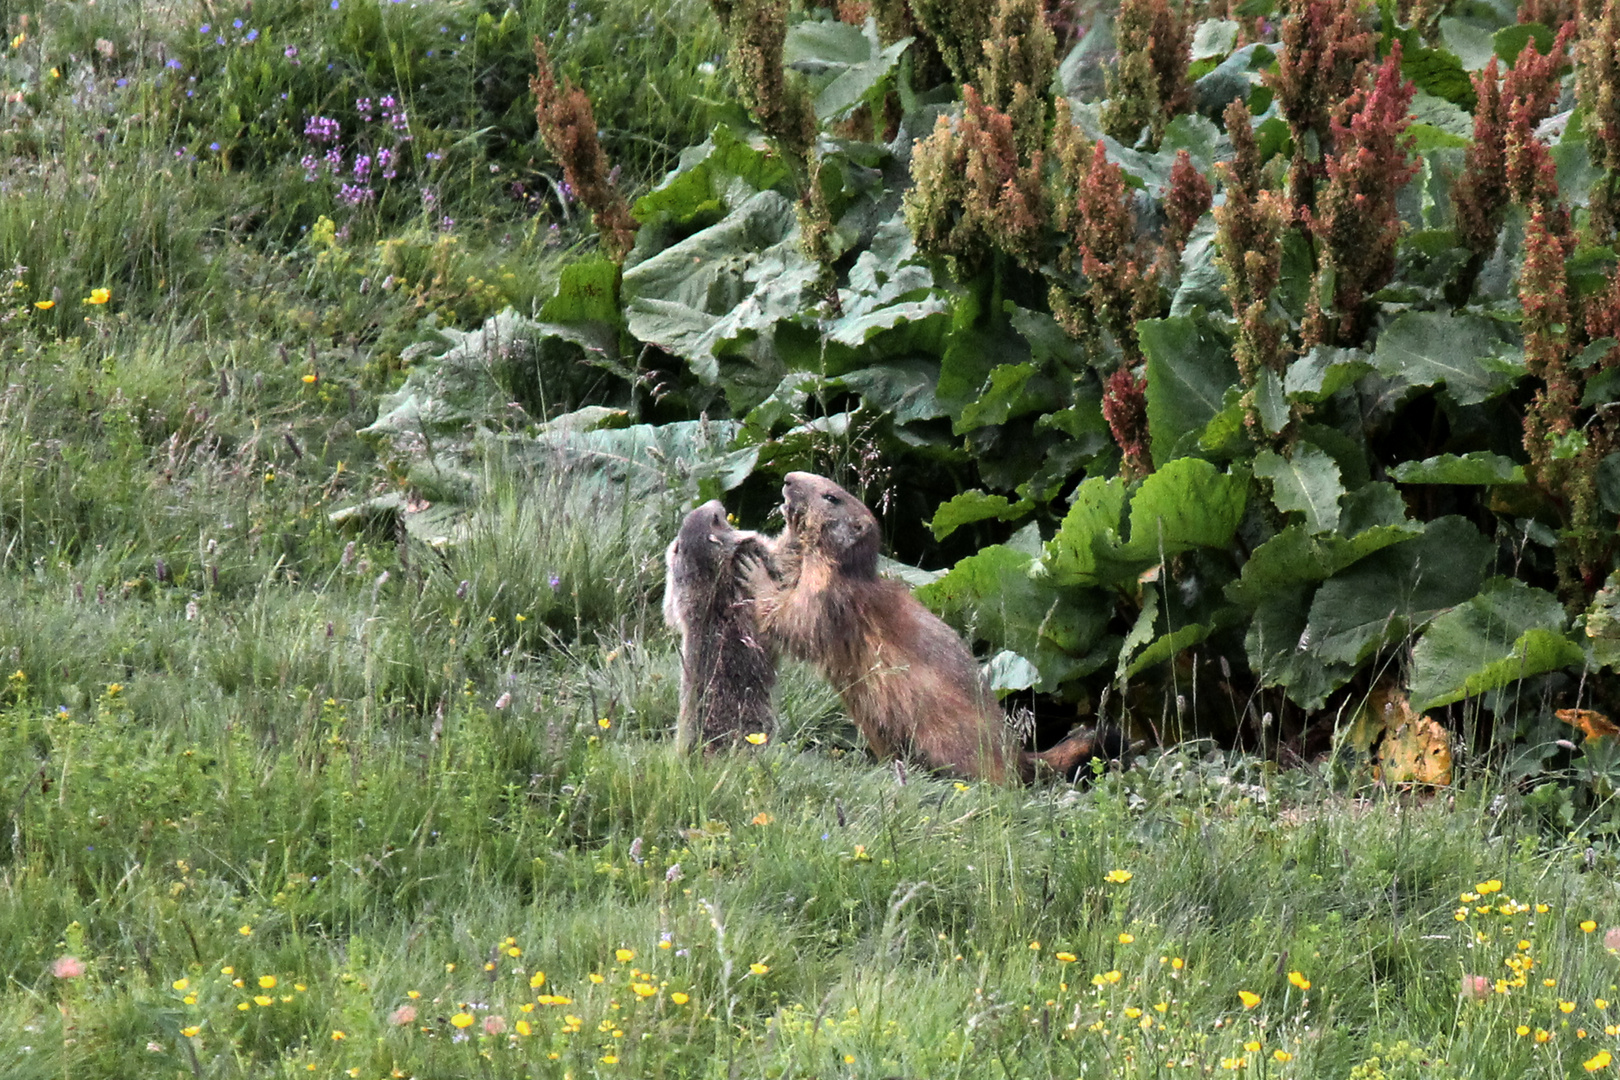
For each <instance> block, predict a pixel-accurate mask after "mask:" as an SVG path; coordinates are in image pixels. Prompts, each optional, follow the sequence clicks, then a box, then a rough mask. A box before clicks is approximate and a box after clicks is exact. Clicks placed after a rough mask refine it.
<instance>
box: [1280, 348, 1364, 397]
mask: <svg viewBox="0 0 1620 1080" xmlns="http://www.w3.org/2000/svg"><path fill="white" fill-rule="evenodd" d="M1371 370H1372V364H1371V363H1369V362H1368V359H1367V354H1366V353H1364V352H1362V351H1361V350H1359V349H1335V348H1331V347H1328V346H1324V345H1318V346H1317V347H1316V348H1314V349H1312V350H1311V351H1310V352H1308V353H1306V354H1305V355H1304V356H1302V357H1300V358H1299V359H1298V360H1295V361H1294V362H1293V363H1292V364H1289V365H1288V372H1287V374H1286V375H1285V376H1284V377H1283V390H1284V391H1285V392H1286V393H1287V394H1288V396H1289V397H1290V398H1293V399H1295V400H1299V401H1323V400H1326V399H1327V398H1330V397H1332V396H1333V395H1334V394H1336V393H1338V392H1339V391H1340V390H1342V389H1344V388H1345V387H1346V386H1349V385H1351V384H1352V383H1354V382H1355V381H1356V380H1357V379H1359V378H1361V377H1362V376H1363V375H1365V374H1367V372H1369V371H1371Z"/></svg>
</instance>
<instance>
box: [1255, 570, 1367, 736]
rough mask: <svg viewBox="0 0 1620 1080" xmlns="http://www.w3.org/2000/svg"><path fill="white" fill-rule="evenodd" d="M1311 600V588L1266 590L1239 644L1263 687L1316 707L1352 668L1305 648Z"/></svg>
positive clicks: (1353, 671)
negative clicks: (1276, 687)
mask: <svg viewBox="0 0 1620 1080" xmlns="http://www.w3.org/2000/svg"><path fill="white" fill-rule="evenodd" d="M1310 600H1311V592H1310V590H1309V589H1304V588H1296V589H1283V590H1277V591H1274V592H1271V593H1268V594H1267V596H1266V598H1265V600H1264V602H1263V603H1261V605H1260V606H1259V608H1257V609H1256V610H1255V613H1254V618H1253V619H1252V620H1250V622H1249V630H1248V633H1247V634H1246V635H1245V636H1244V639H1243V647H1244V652H1245V653H1246V654H1247V656H1248V659H1249V667H1250V668H1251V669H1252V670H1253V671H1254V673H1255V674H1256V675H1257V676H1258V677H1259V679H1260V683H1261V685H1262V686H1281V687H1283V688H1284V689H1286V690H1287V691H1288V696H1289V698H1291V699H1292V700H1293V701H1294V702H1295V703H1296V704H1299V705H1301V706H1303V707H1305V708H1307V709H1317V708H1321V706H1322V703H1323V701H1325V700H1326V698H1327V696H1328V695H1329V694H1331V693H1332V692H1333V691H1335V690H1337V689H1338V688H1339V687H1340V686H1343V685H1344V683H1345V681H1346V680H1348V679H1349V678H1350V676H1351V675H1353V674H1354V673H1355V668H1353V667H1351V666H1349V665H1348V664H1338V663H1328V662H1324V661H1323V660H1322V658H1321V657H1320V656H1318V655H1317V653H1316V652H1315V651H1314V650H1312V649H1311V648H1310V647H1309V646H1310V637H1309V635H1308V634H1307V633H1306V629H1305V628H1306V624H1307V620H1308V619H1309V616H1310Z"/></svg>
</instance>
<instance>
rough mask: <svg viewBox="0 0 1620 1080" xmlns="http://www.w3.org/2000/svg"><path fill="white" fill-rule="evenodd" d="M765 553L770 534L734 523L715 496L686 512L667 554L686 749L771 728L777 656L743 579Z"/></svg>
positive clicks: (679, 732)
mask: <svg viewBox="0 0 1620 1080" xmlns="http://www.w3.org/2000/svg"><path fill="white" fill-rule="evenodd" d="M765 558H766V549H765V542H764V538H763V537H761V536H759V535H758V534H757V533H751V532H743V531H740V530H738V529H734V528H732V526H731V523H730V522H729V521H727V520H726V508H725V507H724V506H722V505H721V504H720V503H719V502H717V501H713V500H711V501H709V502H706V503H704V504H703V505H702V506H700V507H698V508H697V509H696V510H693V511H692V512H691V513H690V514H687V515H686V519H685V520H684V521H682V522H681V529H680V532H679V533H678V534H676V537H675V539H674V540H673V541H671V543H670V545H669V548H668V550H666V551H665V553H664V562H665V564H666V567H667V573H666V576H665V579H664V621H665V622H666V623H668V624H669V625H670V626H672V627H674V628H676V629H677V630H679V631H680V634H681V712H680V719H679V720H678V721H677V722H676V726H675V745H676V747H677V749H679V750H681V751H687V750H690V749H692V748H693V747H694V746H699V745H701V746H705V747H708V746H713V745H715V744H717V743H720V742H725V741H731V742H735V741H737V740H738V739H740V738H742V737H743V736H744V735H749V734H755V733H764V732H766V731H768V730H769V728H770V726H771V691H772V690H773V689H774V688H775V686H776V657H775V655H774V654H773V652H772V650H771V649H770V648H768V647H767V645H766V643H765V639H764V637H763V635H761V634H760V632H759V626H758V622H757V620H756V618H755V605H754V601H753V598H752V597H751V596H750V595H749V593H748V590H747V587H746V585H745V581H744V578H745V576H746V575H747V574H748V573H749V572H750V571H752V570H754V569H757V568H758V567H759V565H760V564H761V562H762V561H763V560H764V559H765ZM767 577H768V575H767Z"/></svg>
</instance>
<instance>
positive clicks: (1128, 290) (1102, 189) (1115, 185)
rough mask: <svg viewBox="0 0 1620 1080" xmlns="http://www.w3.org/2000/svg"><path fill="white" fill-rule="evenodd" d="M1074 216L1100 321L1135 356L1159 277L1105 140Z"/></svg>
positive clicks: (1078, 246) (1094, 155)
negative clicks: (1138, 326)
mask: <svg viewBox="0 0 1620 1080" xmlns="http://www.w3.org/2000/svg"><path fill="white" fill-rule="evenodd" d="M1073 221H1074V224H1075V230H1074V240H1075V247H1076V249H1077V250H1078V251H1079V253H1080V269H1081V271H1082V272H1083V273H1084V274H1085V275H1086V278H1087V280H1088V281H1089V286H1088V289H1087V294H1086V298H1087V300H1088V301H1089V302H1090V304H1091V309H1092V311H1093V312H1094V313H1095V314H1096V316H1097V319H1098V321H1099V322H1101V323H1102V324H1103V325H1104V326H1107V327H1108V328H1109V329H1110V330H1111V331H1113V333H1114V337H1115V339H1116V340H1117V341H1118V342H1119V346H1120V348H1121V349H1123V350H1124V351H1125V355H1126V356H1127V357H1128V358H1130V359H1131V360H1132V361H1134V360H1135V359H1136V358H1137V357H1138V356H1139V355H1140V353H1139V351H1138V349H1137V345H1136V331H1135V329H1134V327H1135V323H1136V321H1137V320H1138V319H1141V318H1145V317H1147V316H1148V315H1149V314H1151V312H1150V310H1149V309H1150V307H1151V305H1152V303H1153V298H1154V297H1155V296H1156V294H1157V290H1158V282H1157V280H1156V279H1155V278H1154V276H1153V272H1152V264H1153V255H1152V253H1151V252H1150V251H1149V250H1148V249H1147V248H1146V246H1145V245H1143V244H1141V243H1139V242H1138V240H1137V237H1136V214H1135V213H1134V212H1133V211H1132V210H1131V195H1130V191H1129V189H1128V188H1127V187H1126V185H1125V172H1124V170H1123V169H1121V168H1120V167H1119V166H1118V165H1115V164H1113V163H1112V162H1111V161H1109V160H1108V153H1107V151H1106V149H1105V148H1104V145H1103V143H1102V140H1100V139H1099V140H1098V141H1097V145H1096V146H1095V148H1094V149H1093V150H1092V156H1091V163H1090V165H1089V166H1088V167H1087V170H1086V176H1085V180H1084V181H1083V182H1082V183H1081V184H1080V190H1079V195H1078V199H1077V206H1076V213H1075V214H1074V215H1073Z"/></svg>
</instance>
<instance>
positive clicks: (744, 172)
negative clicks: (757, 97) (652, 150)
mask: <svg viewBox="0 0 1620 1080" xmlns="http://www.w3.org/2000/svg"><path fill="white" fill-rule="evenodd" d="M791 176H792V171H791V170H790V169H789V168H788V166H787V164H786V163H785V162H783V161H782V159H781V158H779V157H777V156H776V155H774V154H771V153H770V152H768V151H767V150H766V149H765V148H764V147H763V146H759V147H756V146H752V145H750V144H749V143H746V142H744V141H743V140H741V139H739V138H738V137H737V136H736V135H735V134H734V133H733V132H732V130H731V129H730V128H728V127H726V126H725V125H724V124H720V125H718V126H717V127H716V128H715V129H714V131H713V133H711V134H710V136H709V138H708V140H707V141H706V142H703V143H701V144H699V145H697V146H693V147H688V148H687V149H686V150H684V151H682V153H681V158H680V163H679V164H678V165H677V166H676V167H675V169H674V170H672V171H671V172H670V174H669V175H668V176H666V177H664V179H663V181H662V182H660V183H659V185H658V186H657V187H656V188H654V189H653V190H652V191H649V192H648V193H647V194H645V195H643V196H642V197H641V198H639V199H637V200H636V203H635V205H634V206H633V207H632V208H631V212H632V213H633V214H634V215H635V218H636V220H637V221H640V222H641V223H642V224H643V225H653V226H661V225H664V226H688V227H689V226H692V225H694V224H696V225H699V226H703V225H710V224H713V223H714V222H716V221H719V220H720V219H721V218H722V217H724V216H725V215H726V214H728V213H729V212H730V211H731V210H732V209H733V208H734V207H735V206H736V205H737V204H740V203H742V202H743V201H745V200H746V199H747V198H748V197H749V196H751V195H753V194H754V193H756V192H760V191H768V190H770V189H773V188H775V187H777V186H778V185H781V184H785V183H786V182H787V181H788V179H789V178H790V177H791ZM662 235H663V234H662V233H660V232H659V230H658V229H657V228H654V229H651V230H649V229H643V230H642V231H641V234H640V235H638V236H637V238H636V248H635V250H634V251H632V252H631V255H630V259H629V264H634V263H637V262H640V261H642V260H643V259H646V258H647V257H649V256H650V255H653V254H656V253H657V251H659V250H661V249H662V248H663V246H664V243H663V242H662V241H661V240H658V239H657V238H659V237H661V236H662ZM655 241H657V242H656V244H655ZM654 244H655V246H651V247H650V249H649V245H654Z"/></svg>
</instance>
